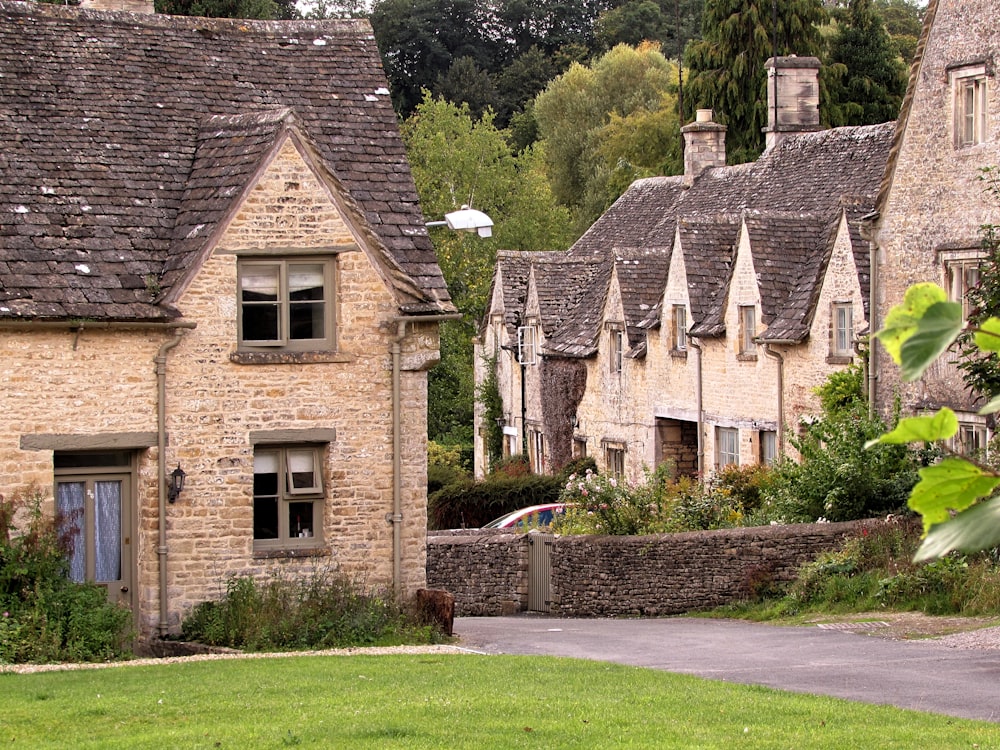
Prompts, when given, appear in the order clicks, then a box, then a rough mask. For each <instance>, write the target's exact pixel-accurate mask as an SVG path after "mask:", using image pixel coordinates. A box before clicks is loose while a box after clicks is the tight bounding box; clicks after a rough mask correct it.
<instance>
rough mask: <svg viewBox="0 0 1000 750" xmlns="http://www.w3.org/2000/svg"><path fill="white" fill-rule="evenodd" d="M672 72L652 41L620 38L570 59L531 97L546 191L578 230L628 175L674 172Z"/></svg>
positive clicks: (676, 132) (677, 158)
mask: <svg viewBox="0 0 1000 750" xmlns="http://www.w3.org/2000/svg"><path fill="white" fill-rule="evenodd" d="M677 77H678V70H677V66H676V64H674V63H672V62H669V61H668V60H667V59H666V58H665V57H664V56H663V54H662V53H661V52H660V51H659V50H658V49H657V46H655V45H651V44H643V45H640V46H639V47H638V48H636V47H629V46H628V45H624V44H622V45H618V46H617V47H615V48H614V49H613V50H611V51H610V52H608V53H607V54H605V55H604V56H602V57H600V58H599V59H598V60H596V61H595V62H594V64H593V65H591V66H584V65H580V64H575V65H572V66H571V67H570V69H569V70H567V71H566V72H565V73H564V74H563V75H561V76H559V77H558V78H556V79H555V80H553V81H552V82H551V83H550V84H549V85H548V87H546V89H545V91H543V92H542V93H541V94H539V95H538V97H537V98H536V99H535V108H534V112H535V119H536V120H537V122H538V127H539V134H540V136H541V144H542V147H543V148H544V152H545V160H546V166H547V172H548V176H549V180H550V182H551V184H552V191H553V194H554V195H555V197H556V199H557V200H558V201H559V202H560V203H562V204H563V205H565V206H568V207H569V208H570V209H571V210H572V211H573V213H574V220H575V222H576V226H577V228H578V230H580V231H582V230H583V229H585V228H586V227H587V226H589V225H590V224H591V223H592V222H593V221H594V220H595V219H596V218H597V217H598V216H600V214H601V213H602V212H603V211H604V210H605V209H606V208H607V207H608V206H609V205H610V204H611V203H612V202H613V201H614V200H615V199H616V198H617V197H618V196H619V195H620V194H621V193H622V192H623V191H624V189H625V188H626V187H628V185H629V183H631V182H632V181H633V180H635V179H637V178H640V177H647V176H650V175H654V174H675V173H677V172H678V171H680V169H681V155H680V123H679V120H678V117H677Z"/></svg>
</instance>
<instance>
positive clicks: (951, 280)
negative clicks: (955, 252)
mask: <svg viewBox="0 0 1000 750" xmlns="http://www.w3.org/2000/svg"><path fill="white" fill-rule="evenodd" d="M973 252H974V253H975V254H978V251H973ZM979 264H980V260H979V258H976V257H973V258H954V259H946V260H945V263H944V271H945V277H946V278H945V288H946V289H947V290H948V299H949V300H950V301H952V302H961V303H962V317H963V318H965V319H968V317H969V312H970V311H971V309H972V306H971V305H970V304H969V297H968V295H969V290H970V289H973V288H975V287H977V286H979Z"/></svg>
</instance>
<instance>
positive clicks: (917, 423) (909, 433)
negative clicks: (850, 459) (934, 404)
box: [865, 406, 958, 448]
mask: <svg viewBox="0 0 1000 750" xmlns="http://www.w3.org/2000/svg"><path fill="white" fill-rule="evenodd" d="M957 432H958V417H956V416H955V412H953V411H952V410H951V409H949V408H948V407H947V406H945V407H942V408H941V409H939V410H938V411H937V412H936V413H934V414H932V415H930V416H923V417H908V418H906V419H901V420H899V424H897V425H896V428H895V429H894V430H893V431H892V432H887V433H885V434H884V435H879V436H878V437H877V438H875V439H874V440H869V441H868V442H867V443H865V448H870V447H872V446H873V445H876V444H878V443H888V444H890V445H905V444H906V443H933V442H935V441H938V440H947V439H948V438H950V437H954V436H955V433H957Z"/></svg>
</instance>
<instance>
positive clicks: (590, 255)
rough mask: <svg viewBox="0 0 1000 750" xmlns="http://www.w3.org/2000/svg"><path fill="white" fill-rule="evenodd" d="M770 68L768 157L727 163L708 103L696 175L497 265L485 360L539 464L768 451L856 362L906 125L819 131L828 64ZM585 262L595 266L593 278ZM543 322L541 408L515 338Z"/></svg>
mask: <svg viewBox="0 0 1000 750" xmlns="http://www.w3.org/2000/svg"><path fill="white" fill-rule="evenodd" d="M769 67H770V69H771V80H770V83H771V85H773V82H774V80H775V78H777V79H778V80H779V85H778V97H779V98H778V107H777V112H778V115H777V119H776V118H775V111H774V110H772V113H771V119H772V121H771V124H770V127H769V138H768V141H769V148H768V150H767V151H766V152H765V153H764V154H763V155H762V156H761V157H760V159H759V160H758V161H757V162H754V163H752V164H744V165H739V166H733V167H727V166H725V144H724V134H725V129H724V128H723V127H722V126H720V125H717V124H716V123H714V122H713V121H712V119H711V113H710V112H708V111H703V112H700V113H699V117H698V120H697V121H696V122H695V123H692V124H690V125H688V126H686V127H685V128H683V132H684V136H685V160H686V163H685V174H684V175H683V176H678V177H658V178H650V179H645V180H639V181H637V182H636V183H634V184H633V185H632V186H631V187H630V188H629V189H628V190H627V191H626V192H625V193H624V194H623V195H622V196H621V198H620V199H619V200H618V201H617V202H616V203H615V204H614V205H613V206H612V207H611V208H609V209H608V211H607V212H606V213H605V214H604V215H603V216H602V217H601V218H600V219H598V220H597V222H595V223H594V225H593V226H592V227H591V228H590V229H589V230H588V231H587V232H586V233H585V234H584V235H583V236H582V237H581V238H580V239H579V240H578V241H577V242H576V244H574V245H573V247H571V248H570V249H569V250H568V251H567V252H566V253H564V254H562V256H561V257H559V255H558V254H553V253H546V254H544V256H537V257H536V256H534V255H533V254H530V253H524V254H508V255H507V256H504V255H502V256H501V258H500V260H499V261H498V265H497V269H496V273H495V275H494V281H493V296H492V304H491V308H490V311H489V318H488V321H487V322H488V323H489V324H488V325H485V326H484V328H483V331H482V335H481V337H480V343H479V351H480V352H481V356H477V363H480V367H481V368H482V364H481V363H483V362H486V361H488V359H484V357H483V356H482V355H485V356H486V357H491V356H494V355H495V356H496V357H497V360H498V362H499V365H498V369H497V373H498V384H499V386H500V391H501V395H502V397H503V398H504V402H505V427H506V431H507V432H509V433H511V435H512V437H513V436H516V435H519V434H523V433H522V432H521V431H522V430H523V429H525V428H526V430H527V437H528V438H529V440H528V442H529V452H531V451H535V452H538V451H539V450H541V451H543V452H544V456H543V458H542V460H539V461H535V463H536V464H538V465H540V466H542V467H543V468H545V469H547V470H552V469H557V468H558V467H559V466H560V465H561V464H563V463H565V460H566V459H568V457H570V456H571V455H582V454H588V455H592V456H593V457H594V458H595V460H596V461H597V463H598V466H599V467H600V468H601V469H602V470H604V471H608V472H611V473H614V474H618V475H621V476H623V477H625V478H627V479H629V480H637V479H639V478H641V476H642V473H643V471H644V470H645V469H646V468H651V467H653V466H656V465H657V464H659V463H660V462H661V461H664V460H671V461H673V462H674V464H675V465H676V467H677V469H678V470H679V471H681V472H684V473H692V474H695V473H707V472H711V471H712V470H714V469H716V468H719V467H722V466H725V465H728V464H733V463H750V462H756V461H769V460H771V459H772V458H773V457H774V456H775V455H777V454H778V453H779V452H781V451H782V450H783V449H785V448H786V447H788V446H787V444H786V441H785V431H786V430H787V429H797V427H798V425H799V424H800V422H801V420H803V419H807V418H809V417H811V416H812V415H814V414H816V413H817V412H818V400H817V398H816V396H815V395H814V394H813V392H812V389H813V388H814V387H815V386H816V385H819V384H820V383H821V382H822V381H823V379H824V378H825V377H826V376H827V375H828V374H829V373H831V372H833V371H834V370H836V369H839V368H842V367H844V366H846V365H848V364H850V363H852V362H855V361H856V359H857V358H856V352H855V343H856V339H857V333H858V332H859V331H861V330H863V329H864V328H865V327H866V326H867V319H868V307H867V302H868V295H869V289H868V266H869V261H868V244H867V242H866V241H865V240H864V239H863V238H862V236H861V233H860V226H861V218H862V217H863V216H865V215H866V214H867V213H869V212H870V211H871V210H872V208H873V206H874V203H875V197H876V194H877V191H878V187H879V184H880V180H881V177H882V172H883V169H884V166H885V162H886V158H887V155H888V150H889V145H890V143H891V139H892V134H893V124H892V123H887V124H884V125H877V126H868V127H854V128H839V129H835V130H820V128H819V125H818V121H819V117H818V84H817V79H816V72H817V70H818V67H819V62H818V60H816V59H815V58H797V57H789V58H779V59H778V60H777V61H776V62H775V61H771V63H769ZM772 91H773V89H772ZM584 262H586V263H587V264H589V265H588V268H593V269H594V270H593V271H592V272H587V273H584V274H583V275H584V279H583V282H581V271H580V270H579V269H580V268H581V267H582V264H583V263H584ZM515 268H516V272H515ZM546 276H547V277H548V280H547V281H543V280H542V277H546ZM530 280H533V284H534V285H535V287H537V288H543V287H546V286H547V287H551V289H550V291H549V292H548V295H549V296H550V297H552V298H554V299H557V300H560V301H561V302H560V304H558V305H555V306H554V307H552V309H554V310H555V314H554V315H552V316H551V317H546V306H544V305H541V306H539V308H538V311H537V318H535V317H533V314H534V311H533V310H530V309H529V307H528V306H529V305H530V304H531V299H532V298H531V294H530V289H531V283H532V282H531V281H530ZM518 321H520V322H518ZM525 325H527V326H528V327H531V326H535V325H537V327H538V330H539V333H538V334H535V335H534V339H536V340H537V346H536V347H535V357H534V360H533V361H534V364H529V365H526V366H525V367H524V368H523V372H524V387H523V392H524V395H525V398H524V401H523V404H524V406H523V412H524V413H523V417H524V418H523V420H522V418H521V410H522V406H521V404H522V401H521V400H520V393H521V390H522V389H521V384H520V380H521V370H522V368H521V367H520V365H519V363H518V362H517V352H518V347H517V346H512V345H511V343H512V342H513V343H515V344H516V341H517V337H518V335H519V334H518V326H520V327H522V328H524V326H525ZM523 336H524V333H523V332H522V333H521V337H522V338H523ZM481 376H482V372H480V377H481ZM482 434H483V429H479V430H477V435H479V436H480V440H481V442H480V443H479V444H478V446H477V447H478V448H480V449H481V450H479V451H478V454H477V455H478V456H479V457H480V458H479V461H478V465H477V470H479V471H484V470H485V466H486V459H485V455H484V453H485V451H484V450H482V449H484V447H485V443H484V441H482V439H481V435H482ZM516 445H517V441H516V440H512V441H511V444H510V446H509V448H508V449H514V448H515V447H516ZM546 457H547V458H546Z"/></svg>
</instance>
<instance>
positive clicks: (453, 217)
mask: <svg viewBox="0 0 1000 750" xmlns="http://www.w3.org/2000/svg"><path fill="white" fill-rule="evenodd" d="M424 226H428V227H448V229H451V230H454V231H457V232H475V233H476V234H478V235H479V236H480V237H492V236H493V219H491V218H490V217H489V216H487V215H486V214H484V213H483V212H482V211H477V210H476V209H474V208H469V207H468V206H462V208H460V209H459V210H458V211H452V212H451V213H450V214H445V215H444V221H428V222H427V223H426V224H425V225H424Z"/></svg>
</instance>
